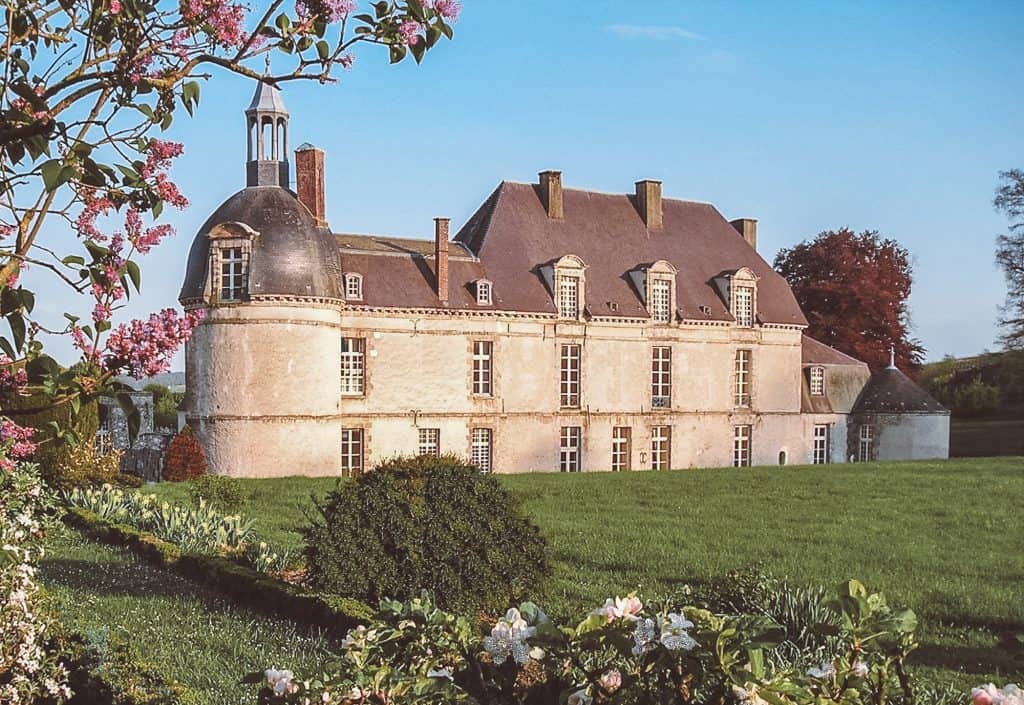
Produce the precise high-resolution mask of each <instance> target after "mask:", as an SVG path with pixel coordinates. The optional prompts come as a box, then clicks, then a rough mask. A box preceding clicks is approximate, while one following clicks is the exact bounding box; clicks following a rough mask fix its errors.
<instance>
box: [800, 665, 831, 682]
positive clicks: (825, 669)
mask: <svg viewBox="0 0 1024 705" xmlns="http://www.w3.org/2000/svg"><path fill="white" fill-rule="evenodd" d="M835 674H836V667H835V666H834V665H832V664H831V663H828V662H827V661H823V662H822V664H821V668H816V667H815V668H809V669H807V675H809V676H810V677H811V678H817V679H818V680H825V679H826V678H831V677H832V676H834V675H835Z"/></svg>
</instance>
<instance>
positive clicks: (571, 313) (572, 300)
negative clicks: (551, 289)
mask: <svg viewBox="0 0 1024 705" xmlns="http://www.w3.org/2000/svg"><path fill="white" fill-rule="evenodd" d="M558 315H559V316H561V317H562V318H579V317H580V278H579V277H574V276H569V275H564V276H562V277H560V278H559V282H558Z"/></svg>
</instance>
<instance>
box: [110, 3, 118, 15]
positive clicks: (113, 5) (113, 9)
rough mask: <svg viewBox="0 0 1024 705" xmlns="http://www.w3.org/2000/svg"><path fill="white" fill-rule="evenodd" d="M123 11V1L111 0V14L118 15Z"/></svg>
mask: <svg viewBox="0 0 1024 705" xmlns="http://www.w3.org/2000/svg"><path fill="white" fill-rule="evenodd" d="M120 12H121V3H119V2H118V1H117V0H110V14H112V15H116V14H119V13H120Z"/></svg>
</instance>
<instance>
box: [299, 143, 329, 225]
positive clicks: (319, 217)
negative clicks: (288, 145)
mask: <svg viewBox="0 0 1024 705" xmlns="http://www.w3.org/2000/svg"><path fill="white" fill-rule="evenodd" d="M295 190H296V192H298V195H299V203H301V204H302V205H304V206H305V207H306V208H308V209H309V212H310V213H312V214H313V219H314V220H316V224H317V225H319V226H321V227H324V226H326V225H327V221H326V220H325V219H324V150H322V149H320V148H319V147H314V146H313V145H311V144H309V143H308V142H307V143H306V144H303V145H302V146H301V147H299V148H298V149H296V150H295Z"/></svg>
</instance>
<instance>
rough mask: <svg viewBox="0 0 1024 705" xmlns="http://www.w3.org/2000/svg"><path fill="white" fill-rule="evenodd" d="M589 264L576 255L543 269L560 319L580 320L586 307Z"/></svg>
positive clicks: (565, 256)
mask: <svg viewBox="0 0 1024 705" xmlns="http://www.w3.org/2000/svg"><path fill="white" fill-rule="evenodd" d="M586 269H587V264H586V262H584V261H583V260H582V259H580V258H579V257H577V256H576V255H564V256H563V257H561V258H559V259H558V261H556V262H555V263H554V264H552V265H547V266H545V267H541V274H542V275H543V276H544V280H545V282H546V283H547V284H548V286H549V287H550V289H551V294H552V297H553V298H554V301H555V307H556V309H557V311H558V317H559V318H566V319H570V320H579V319H581V318H582V317H583V312H584V309H585V307H586V303H585V302H586Z"/></svg>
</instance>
